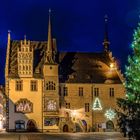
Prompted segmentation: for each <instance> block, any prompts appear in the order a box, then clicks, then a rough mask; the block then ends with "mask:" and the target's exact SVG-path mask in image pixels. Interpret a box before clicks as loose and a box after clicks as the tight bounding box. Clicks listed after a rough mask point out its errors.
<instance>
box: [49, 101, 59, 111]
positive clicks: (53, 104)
mask: <svg viewBox="0 0 140 140" xmlns="http://www.w3.org/2000/svg"><path fill="white" fill-rule="evenodd" d="M56 109H57V107H56V101H55V100H48V102H47V111H56Z"/></svg>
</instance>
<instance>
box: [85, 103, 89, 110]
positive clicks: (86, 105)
mask: <svg viewBox="0 0 140 140" xmlns="http://www.w3.org/2000/svg"><path fill="white" fill-rule="evenodd" d="M85 112H89V103H85Z"/></svg>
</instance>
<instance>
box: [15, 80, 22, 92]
mask: <svg viewBox="0 0 140 140" xmlns="http://www.w3.org/2000/svg"><path fill="white" fill-rule="evenodd" d="M15 85H16V86H15V89H16V90H17V91H21V90H23V81H22V80H17V81H16V84H15Z"/></svg>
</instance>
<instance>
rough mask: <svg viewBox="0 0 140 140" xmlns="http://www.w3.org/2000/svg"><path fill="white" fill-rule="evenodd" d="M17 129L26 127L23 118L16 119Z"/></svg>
mask: <svg viewBox="0 0 140 140" xmlns="http://www.w3.org/2000/svg"><path fill="white" fill-rule="evenodd" d="M15 129H16V130H23V129H25V121H23V120H17V121H15Z"/></svg>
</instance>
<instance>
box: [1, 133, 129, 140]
mask: <svg viewBox="0 0 140 140" xmlns="http://www.w3.org/2000/svg"><path fill="white" fill-rule="evenodd" d="M0 140H128V139H127V138H123V137H122V136H121V134H120V133H116V132H104V133H55V134H51V133H47V134H42V133H0Z"/></svg>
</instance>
